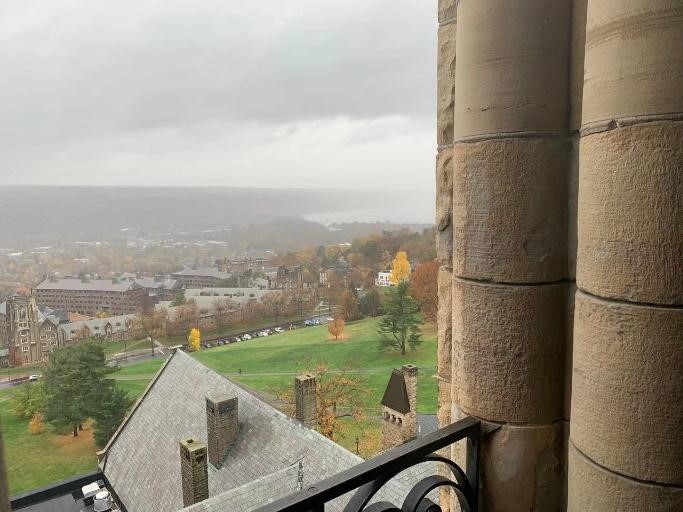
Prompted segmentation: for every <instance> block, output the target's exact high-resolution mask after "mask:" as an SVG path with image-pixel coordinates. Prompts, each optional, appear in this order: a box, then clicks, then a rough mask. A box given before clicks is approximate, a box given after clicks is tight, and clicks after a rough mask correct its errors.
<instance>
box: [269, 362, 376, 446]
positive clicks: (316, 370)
mask: <svg viewBox="0 0 683 512" xmlns="http://www.w3.org/2000/svg"><path fill="white" fill-rule="evenodd" d="M305 372H306V373H310V374H313V375H315V378H316V379H315V384H316V389H315V394H316V417H317V424H316V427H317V430H318V432H320V433H321V434H322V435H324V436H325V437H327V438H329V439H332V440H334V439H335V438H337V437H338V436H340V435H344V434H345V433H346V431H347V425H346V424H345V423H344V418H352V419H353V420H355V421H356V422H357V423H360V422H362V421H363V420H364V419H365V416H364V404H365V402H366V400H367V398H368V397H369V395H370V390H369V389H368V386H367V382H366V381H365V379H364V378H362V377H361V376H359V375H353V374H350V373H349V372H348V371H347V370H346V369H340V370H335V371H330V367H329V365H328V364H327V363H324V362H320V363H318V364H317V365H315V367H313V368H312V369H308V370H305ZM271 391H272V392H273V394H275V395H276V396H277V397H278V398H279V399H280V400H281V401H283V402H284V403H285V409H286V411H287V413H288V414H290V415H294V412H295V404H296V401H295V397H294V388H293V386H288V387H286V388H275V389H273V390H271Z"/></svg>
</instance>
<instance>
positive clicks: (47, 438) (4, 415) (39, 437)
mask: <svg viewBox="0 0 683 512" xmlns="http://www.w3.org/2000/svg"><path fill="white" fill-rule="evenodd" d="M12 393H13V390H2V391H0V421H2V435H3V441H4V444H5V460H6V462H7V471H8V474H9V488H10V493H11V494H17V493H21V492H25V491H28V490H30V489H35V488H36V487H42V486H45V485H48V484H50V483H51V482H55V481H58V480H63V479H64V478H68V477H69V476H73V475H78V474H81V473H85V472H87V471H92V470H94V469H95V468H96V467H97V458H96V456H95V452H96V448H95V443H94V441H93V438H92V431H91V430H90V427H89V426H87V425H86V427H85V430H84V431H83V432H81V435H80V436H79V437H76V438H74V437H72V436H71V434H67V435H65V436H60V435H55V434H54V433H53V432H52V431H51V430H50V428H49V427H46V430H45V432H43V433H42V434H29V432H28V422H26V421H23V420H18V419H17V418H15V417H14V415H13V414H12V404H11V395H12Z"/></svg>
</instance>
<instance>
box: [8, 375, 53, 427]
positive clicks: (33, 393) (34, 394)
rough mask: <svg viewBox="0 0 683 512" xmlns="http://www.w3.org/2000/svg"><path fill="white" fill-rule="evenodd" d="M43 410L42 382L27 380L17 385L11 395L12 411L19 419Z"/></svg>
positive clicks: (27, 418)
mask: <svg viewBox="0 0 683 512" xmlns="http://www.w3.org/2000/svg"><path fill="white" fill-rule="evenodd" d="M44 410H45V387H44V386H43V383H39V382H35V383H34V382H28V383H26V384H23V385H21V386H19V388H18V389H17V391H16V393H14V395H13V396H12V412H13V413H14V415H15V416H16V417H17V418H19V419H20V420H29V419H31V418H33V417H34V416H35V415H36V414H38V413H42V412H43V411H44Z"/></svg>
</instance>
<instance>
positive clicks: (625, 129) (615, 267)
mask: <svg viewBox="0 0 683 512" xmlns="http://www.w3.org/2000/svg"><path fill="white" fill-rule="evenodd" d="M585 73H586V74H585V83H584V93H583V116H582V128H581V135H582V138H581V151H580V162H581V170H580V180H579V198H578V258H577V286H578V288H579V292H577V295H576V319H575V329H574V355H573V358H574V375H573V390H572V404H571V415H572V426H571V436H570V458H569V485H568V489H569V503H568V509H569V510H570V511H576V512H578V511H583V510H591V511H595V512H606V511H614V510H623V511H630V510H633V511H636V510H650V511H664V510H667V511H671V510H683V463H681V461H682V460H683V431H682V430H681V425H682V424H683V1H681V0H629V1H626V0H600V1H596V0H589V3H588V16H587V31H586V61H585Z"/></svg>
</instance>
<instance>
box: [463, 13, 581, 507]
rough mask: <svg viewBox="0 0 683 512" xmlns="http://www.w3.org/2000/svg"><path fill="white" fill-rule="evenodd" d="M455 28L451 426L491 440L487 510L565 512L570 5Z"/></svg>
mask: <svg viewBox="0 0 683 512" xmlns="http://www.w3.org/2000/svg"><path fill="white" fill-rule="evenodd" d="M457 18H458V31H457V35H456V46H457V61H456V71H455V114H454V116H455V117H454V141H455V143H454V148H453V237H454V242H453V247H454V249H453V273H454V286H453V295H452V304H453V354H452V383H453V387H452V389H451V400H452V403H453V409H452V415H453V419H457V418H458V417H460V416H463V415H472V416H476V417H478V418H481V419H482V421H484V423H485V426H486V428H487V429H490V430H494V431H493V432H492V433H489V434H488V435H487V436H486V437H485V439H484V441H483V445H482V450H483V453H482V458H481V462H482V468H481V484H482V485H481V487H482V489H481V510H483V511H506V512H507V511H520V512H521V511H524V512H529V511H544V512H554V511H558V512H559V511H561V510H564V506H565V485H564V482H565V479H564V474H565V458H566V449H565V447H566V443H565V439H566V437H565V433H564V432H565V428H564V419H565V407H564V402H565V390H564V387H565V386H564V376H565V359H566V348H565V347H566V341H567V340H566V336H567V314H568V313H567V311H568V308H567V294H568V285H567V281H566V280H567V278H568V277H571V275H572V273H571V271H570V268H569V267H570V259H571V258H569V257H568V243H567V239H568V230H569V225H568V222H567V215H568V213H567V212H568V208H569V205H568V197H569V192H568V190H569V188H570V183H571V175H570V160H571V152H572V138H571V132H570V113H571V104H572V103H576V101H578V102H579V103H580V98H579V99H578V100H572V101H570V90H571V88H570V75H571V73H572V72H571V70H572V66H570V62H571V61H570V59H571V54H572V51H571V46H572V39H573V35H572V24H571V18H572V2H571V0H558V1H553V2H548V1H547V0H487V1H481V0H460V1H459V2H458V6H457ZM577 67H578V66H577ZM456 454H457V450H456Z"/></svg>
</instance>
